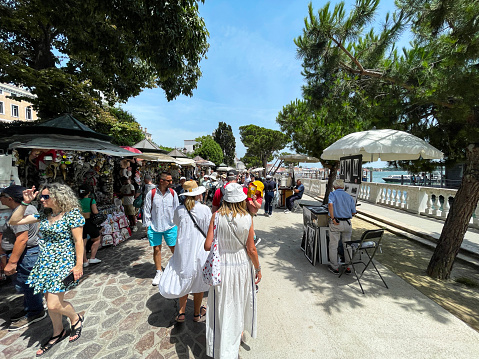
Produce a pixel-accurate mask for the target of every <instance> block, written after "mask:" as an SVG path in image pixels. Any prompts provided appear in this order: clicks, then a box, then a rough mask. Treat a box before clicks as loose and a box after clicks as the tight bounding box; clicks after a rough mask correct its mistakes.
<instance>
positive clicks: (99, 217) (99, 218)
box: [90, 198, 107, 226]
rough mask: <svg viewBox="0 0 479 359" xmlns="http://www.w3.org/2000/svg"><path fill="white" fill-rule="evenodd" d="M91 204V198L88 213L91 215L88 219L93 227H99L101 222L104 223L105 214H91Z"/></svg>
mask: <svg viewBox="0 0 479 359" xmlns="http://www.w3.org/2000/svg"><path fill="white" fill-rule="evenodd" d="M92 203H93V198H90V213H91V214H90V219H91V221H92V222H93V224H94V225H96V226H100V225H101V224H102V223H103V222H105V221H106V218H107V217H106V214H102V213H97V214H93V212H92V211H91V205H92Z"/></svg>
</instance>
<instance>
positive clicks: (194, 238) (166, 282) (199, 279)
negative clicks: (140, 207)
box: [158, 201, 211, 299]
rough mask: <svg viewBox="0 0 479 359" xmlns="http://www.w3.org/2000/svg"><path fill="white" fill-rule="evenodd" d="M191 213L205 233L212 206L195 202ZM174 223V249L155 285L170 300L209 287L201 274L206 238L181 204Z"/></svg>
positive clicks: (204, 259)
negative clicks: (175, 233)
mask: <svg viewBox="0 0 479 359" xmlns="http://www.w3.org/2000/svg"><path fill="white" fill-rule="evenodd" d="M191 214H192V215H193V217H194V218H195V220H196V223H197V224H198V226H200V228H201V229H202V230H203V231H204V233H205V234H206V233H208V227H209V224H210V220H211V209H209V208H208V207H207V206H205V205H203V204H201V203H200V202H198V201H196V202H195V206H194V207H193V209H192V210H191ZM173 222H174V223H175V224H176V225H177V226H178V238H177V240H176V245H175V252H174V254H173V256H172V257H171V258H170V260H169V262H168V264H167V266H166V268H165V270H164V272H163V275H162V276H161V279H160V283H159V284H158V289H159V291H160V294H161V295H162V296H163V297H165V298H170V299H173V298H180V297H183V296H185V295H187V294H189V293H201V292H205V291H207V290H208V289H209V285H207V284H205V283H204V282H203V275H202V272H203V266H204V264H205V262H206V258H207V257H208V252H206V251H205V249H204V243H205V237H204V236H203V235H202V234H201V232H200V231H199V230H198V228H196V227H195V225H194V224H193V221H192V220H191V218H190V215H189V214H188V211H187V210H186V207H185V206H184V205H181V206H179V207H178V208H177V209H176V210H175V214H174V216H173Z"/></svg>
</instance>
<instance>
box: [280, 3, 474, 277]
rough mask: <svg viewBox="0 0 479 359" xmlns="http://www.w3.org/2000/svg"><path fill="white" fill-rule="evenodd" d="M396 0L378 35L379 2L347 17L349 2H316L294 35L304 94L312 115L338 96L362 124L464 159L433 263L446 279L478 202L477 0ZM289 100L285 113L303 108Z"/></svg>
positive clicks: (358, 7) (451, 157)
mask: <svg viewBox="0 0 479 359" xmlns="http://www.w3.org/2000/svg"><path fill="white" fill-rule="evenodd" d="M396 3H397V4H398V6H399V9H398V11H396V12H395V13H393V14H392V15H391V14H387V16H386V18H385V21H384V23H383V24H382V27H381V29H380V31H379V33H376V32H375V30H374V28H371V30H369V31H368V32H366V31H365V29H366V28H368V27H370V26H371V25H372V20H373V19H374V16H375V13H376V10H377V8H378V5H379V0H357V2H356V6H355V7H354V8H353V9H352V10H351V12H350V13H349V15H347V14H346V11H345V9H344V2H341V3H338V4H337V5H336V6H335V7H334V9H332V11H331V9H330V6H329V3H328V4H327V5H325V6H324V7H323V8H322V9H320V10H319V11H318V12H317V14H315V13H314V11H313V8H312V5H310V6H309V14H308V17H307V18H306V19H305V28H304V30H303V34H302V35H301V36H300V37H298V38H297V39H296V40H295V43H296V45H297V46H298V55H299V56H300V57H301V58H302V59H303V75H304V77H305V79H306V83H307V84H306V86H305V87H304V88H303V95H304V97H305V100H306V101H307V102H308V105H310V106H311V107H312V108H313V109H314V111H315V115H316V113H317V110H318V109H319V110H320V111H323V112H324V111H327V112H328V116H329V115H331V114H333V111H331V109H334V108H336V109H339V108H338V104H341V107H343V108H347V107H348V106H349V104H351V105H352V107H351V109H352V112H355V113H356V116H354V117H353V118H356V119H359V118H358V116H357V115H358V114H360V115H361V117H362V119H360V120H361V123H363V124H365V123H366V122H365V121H364V120H365V119H368V120H369V121H370V123H371V125H373V124H374V125H376V126H377V127H390V128H397V129H401V130H405V131H407V132H410V133H413V134H415V135H418V136H419V137H421V138H423V139H425V140H427V141H429V142H430V143H431V144H432V145H434V146H436V147H437V148H439V149H440V150H442V151H443V152H444V153H445V155H446V156H447V160H448V161H450V162H454V161H458V160H464V159H466V164H467V166H466V170H465V173H464V176H463V181H462V184H461V188H460V189H459V190H458V192H457V194H456V197H455V200H454V204H453V205H452V207H451V209H450V212H449V216H448V218H447V220H446V223H445V225H444V228H443V232H442V234H441V237H440V239H439V243H438V246H437V247H436V251H435V254H434V255H433V258H432V259H431V263H430V265H429V268H428V273H429V274H430V275H431V276H433V277H436V278H448V277H449V274H450V270H451V269H452V264H453V262H454V258H455V256H456V255H457V252H458V250H459V247H460V245H461V243H462V240H463V237H464V233H465V230H466V229H467V223H468V222H469V219H470V217H471V215H472V212H473V211H474V209H475V206H476V205H477V202H478V200H479V175H478V173H479V149H478V142H479V126H478V125H479V116H478V111H477V93H478V92H479V91H478V90H479V68H478V66H477V63H478V61H479V37H478V36H477V34H478V33H479V22H478V21H477V14H478V13H479V2H477V1H472V2H471V1H468V0H454V1H452V0H398V1H396ZM406 26H409V27H410V29H411V32H412V41H411V43H410V44H411V48H409V49H402V52H398V51H397V49H396V48H395V42H396V41H397V39H398V37H399V36H400V34H401V32H402V30H403V29H404V28H405V27H406ZM334 99H336V103H332V102H331V100H334ZM345 99H348V101H347V103H345V102H344V100H345ZM349 100H351V101H349ZM344 104H345V105H346V106H345V105H344ZM293 105H294V106H292V107H291V108H286V111H283V112H284V115H286V116H287V115H288V114H289V113H292V111H293V110H294V107H298V106H297V105H298V104H296V103H295V104H293ZM334 106H336V107H334ZM327 125H328V126H330V125H331V124H330V123H328V124H327ZM320 127H322V125H321V126H320ZM352 127H354V126H352ZM353 130H354V129H351V132H352V131H353ZM308 147H309V145H308Z"/></svg>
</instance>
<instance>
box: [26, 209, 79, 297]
mask: <svg viewBox="0 0 479 359" xmlns="http://www.w3.org/2000/svg"><path fill="white" fill-rule="evenodd" d="M35 217H36V218H38V219H39V220H40V231H41V234H42V237H43V238H42V241H41V243H40V248H41V251H40V256H39V257H38V260H37V263H36V264H35V266H34V267H33V269H32V271H31V272H30V275H29V277H28V280H27V284H29V285H30V287H33V288H34V294H37V293H46V292H48V293H60V292H65V291H67V290H69V289H71V288H73V287H75V286H76V285H77V284H78V281H74V282H73V283H71V284H70V285H69V286H68V287H66V286H65V285H64V284H63V279H64V278H65V277H67V276H68V275H69V274H70V272H71V270H72V268H73V267H74V266H75V264H76V251H75V242H74V240H73V235H72V231H71V230H72V228H76V227H82V226H83V225H84V224H85V218H84V217H83V216H82V214H81V213H80V210H79V209H78V208H75V209H73V210H71V211H70V212H67V213H65V214H64V215H63V217H62V218H60V219H59V220H58V221H55V222H53V223H52V224H50V223H49V222H48V218H47V216H46V215H45V214H44V213H41V214H36V215H35Z"/></svg>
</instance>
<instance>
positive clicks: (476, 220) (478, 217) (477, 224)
mask: <svg viewBox="0 0 479 359" xmlns="http://www.w3.org/2000/svg"><path fill="white" fill-rule="evenodd" d="M474 213H475V218H473V219H472V224H473V225H474V226H475V227H476V228H479V202H478V203H477V206H476V210H475V211H474Z"/></svg>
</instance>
